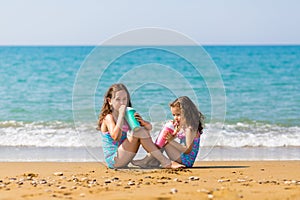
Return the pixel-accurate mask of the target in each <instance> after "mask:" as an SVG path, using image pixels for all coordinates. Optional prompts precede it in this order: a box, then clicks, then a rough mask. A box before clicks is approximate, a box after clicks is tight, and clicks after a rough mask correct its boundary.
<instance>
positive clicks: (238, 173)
mask: <svg viewBox="0 0 300 200" xmlns="http://www.w3.org/2000/svg"><path fill="white" fill-rule="evenodd" d="M299 169H300V161H299V160H297V161H201V162H196V164H195V165H194V167H193V168H186V169H179V170H167V169H139V168H137V167H130V168H128V169H117V170H115V169H107V168H106V166H105V165H104V164H103V163H99V162H85V163H83V162H0V194H1V195H0V200H4V199H6V200H7V199H21V198H26V199H49V198H54V199H56V198H57V199H92V200H93V199H99V198H100V197H101V198H103V199H120V198H122V199H133V198H134V199H257V200H258V199H297V198H298V197H299V196H300V173H299ZM150 191H151V192H150ZM152 191H153V192H152Z"/></svg>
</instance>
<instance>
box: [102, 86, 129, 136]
mask: <svg viewBox="0 0 300 200" xmlns="http://www.w3.org/2000/svg"><path fill="white" fill-rule="evenodd" d="M120 90H125V92H126V93H127V99H128V102H127V106H129V107H132V105H131V100H130V95H129V92H128V90H127V88H126V86H125V85H124V84H122V83H116V84H113V85H111V86H110V87H109V88H108V90H107V92H106V93H105V95H104V99H103V105H102V108H101V111H100V114H99V120H98V127H97V129H98V130H100V127H101V124H102V122H103V119H104V118H105V116H106V115H108V114H111V113H112V107H111V106H110V105H109V102H108V99H112V98H114V97H115V95H116V93H117V92H118V91H120Z"/></svg>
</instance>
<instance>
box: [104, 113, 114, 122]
mask: <svg viewBox="0 0 300 200" xmlns="http://www.w3.org/2000/svg"><path fill="white" fill-rule="evenodd" d="M111 120H114V117H113V116H112V114H107V115H106V116H105V117H104V121H111Z"/></svg>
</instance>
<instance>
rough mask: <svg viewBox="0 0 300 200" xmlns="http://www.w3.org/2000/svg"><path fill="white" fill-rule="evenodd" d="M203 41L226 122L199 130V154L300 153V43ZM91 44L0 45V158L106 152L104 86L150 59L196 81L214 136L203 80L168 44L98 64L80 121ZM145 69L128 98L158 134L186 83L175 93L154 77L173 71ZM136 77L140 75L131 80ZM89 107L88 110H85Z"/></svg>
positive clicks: (71, 157)
mask: <svg viewBox="0 0 300 200" xmlns="http://www.w3.org/2000/svg"><path fill="white" fill-rule="evenodd" d="M114 48H122V47H110V48H108V47H107V48H104V51H105V52H106V54H105V55H109V54H110V52H114ZM173 48H181V47H173ZM203 48H204V49H205V51H206V52H207V53H208V55H209V56H210V57H211V59H212V61H213V62H214V63H215V65H216V66H217V69H218V71H219V72H220V75H221V79H222V81H223V84H224V88H223V89H224V90H225V96H226V102H225V103H226V110H225V114H226V115H225V118H224V124H223V125H222V128H221V129H220V130H216V136H217V137H216V138H210V135H205V133H204V134H203V138H202V141H201V144H202V148H203V152H205V155H203V154H202V155H203V156H199V160H202V159H208V160H214V159H216V160H222V159H245V160H247V159H297V160H299V159H300V156H299V155H300V154H299V153H300V78H299V77H300V59H299V58H300V46H204V47H203ZM93 49H94V47H91V46H68V47H64V46H58V47H47V46H38V47H35V46H24V47H18V46H13V47H10V46H3V47H0V74H1V78H0V107H1V109H0V160H1V161H22V160H25V161H35V160H38V161H40V160H47V161H48V160H49V161H50V160H62V161H86V160H89V161H90V160H95V159H96V160H99V159H100V160H101V136H100V134H99V133H98V132H97V131H96V130H95V128H96V123H97V115H98V114H99V109H100V106H101V103H102V97H103V92H104V91H105V90H106V89H107V87H108V86H109V85H110V84H111V83H113V82H116V81H118V80H120V77H122V75H123V74H124V73H128V69H130V66H133V65H134V66H144V67H147V66H146V65H145V63H146V64H147V65H148V67H149V66H151V65H157V64H159V65H157V67H158V68H159V67H160V65H161V66H168V67H169V68H172V69H175V70H178V72H180V73H179V74H180V75H181V76H179V77H182V80H187V81H188V82H190V83H191V88H192V89H191V90H192V92H193V93H194V94H195V95H196V96H197V101H198V104H199V108H200V110H201V111H202V112H203V113H204V114H205V116H206V121H207V124H206V130H208V129H211V130H212V131H210V133H209V134H214V131H213V130H214V129H213V127H214V124H216V123H220V122H219V121H218V120H216V121H214V120H212V118H211V115H212V114H211V112H212V108H211V106H212V104H211V93H210V90H209V88H207V84H206V83H207V82H206V81H207V80H206V79H205V78H203V77H200V76H198V75H197V74H196V73H195V72H194V71H193V70H192V68H191V66H190V63H188V62H186V61H185V60H182V59H178V58H177V57H176V56H172V55H169V54H168V56H167V57H166V56H165V52H164V51H157V50H155V51H154V50H152V49H142V50H140V51H138V52H136V53H133V54H130V55H127V56H121V57H119V58H117V59H115V62H114V63H111V64H110V66H109V67H107V68H105V70H104V71H103V72H101V77H98V78H96V79H95V78H90V77H84V79H83V80H86V82H85V83H84V84H89V83H96V88H95V91H93V94H94V102H92V104H93V105H90V106H92V107H94V111H93V112H92V113H93V114H92V115H89V113H90V112H89V110H88V109H89V107H90V106H87V107H88V108H87V110H86V111H85V108H86V104H90V102H89V101H87V102H85V99H86V97H85V96H84V95H83V96H82V97H80V98H82V99H81V100H80V101H81V105H82V110H81V111H80V113H83V117H82V118H79V119H75V121H74V109H75V108H74V104H73V100H74V99H73V94H74V90H75V89H76V88H75V89H74V85H75V82H76V80H78V74H79V71H80V69H82V65H83V63H85V62H87V58H88V55H89V54H90V53H91V52H92V51H93ZM185 51H186V52H187V53H190V54H192V53H193V48H192V47H186V49H185ZM99 62H100V63H101V60H99ZM93 69H95V68H93ZM148 69H149V68H148ZM90 73H93V72H90ZM98 73H99V72H98ZM195 74H196V75H195ZM133 75H134V73H133ZM142 76H144V77H139V78H141V79H144V80H152V81H148V84H146V85H145V84H144V85H139V86H138V87H137V88H136V89H135V90H134V92H133V93H132V102H133V105H134V107H135V108H136V109H137V111H138V112H139V113H141V114H142V115H143V116H144V118H146V119H147V120H149V121H151V122H152V123H153V124H154V130H153V136H155V135H157V133H158V130H159V127H160V126H161V123H162V122H163V121H164V120H166V119H168V118H171V115H170V113H169V111H168V105H167V103H168V102H170V101H172V100H173V99H174V98H175V97H176V92H177V91H179V93H180V94H181V93H182V94H184V92H185V90H186V88H184V87H183V86H182V84H181V80H178V81H177V83H175V84H176V85H175V84H174V83H173V85H172V86H171V87H172V88H175V89H173V90H176V91H172V90H170V88H168V87H167V86H166V85H162V84H157V79H158V78H159V77H160V76H162V77H167V76H168V75H167V74H164V72H163V71H160V70H156V71H153V72H151V73H149V72H148V71H146V72H145V73H144V74H143V75H142ZM131 77H132V75H131ZM132 80H135V79H134V77H133V78H132ZM210 81H212V82H213V81H214V80H210ZM175 82H176V81H175ZM132 84H138V83H135V82H134V81H132ZM162 111H163V112H162ZM84 113H86V115H89V116H87V117H86V118H85V117H84ZM162 113H163V114H162ZM82 138H84V139H82ZM206 138H207V140H205V139H206ZM205 149H206V151H205ZM200 154H201V153H200Z"/></svg>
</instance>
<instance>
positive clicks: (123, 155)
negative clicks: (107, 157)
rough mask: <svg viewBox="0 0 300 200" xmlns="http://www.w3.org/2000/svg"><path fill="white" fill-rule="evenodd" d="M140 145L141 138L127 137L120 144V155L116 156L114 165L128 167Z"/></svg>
mask: <svg viewBox="0 0 300 200" xmlns="http://www.w3.org/2000/svg"><path fill="white" fill-rule="evenodd" d="M139 146H140V140H139V139H138V138H136V137H132V136H130V137H127V139H126V140H125V141H124V142H123V143H122V144H121V145H120V146H119V148H118V156H117V157H116V158H115V164H114V167H116V168H121V167H126V166H127V165H128V164H129V163H130V161H131V160H132V159H133V157H134V156H135V154H136V152H137V151H138V149H139Z"/></svg>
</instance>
